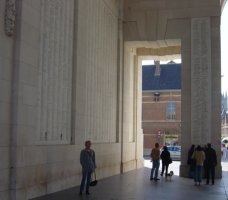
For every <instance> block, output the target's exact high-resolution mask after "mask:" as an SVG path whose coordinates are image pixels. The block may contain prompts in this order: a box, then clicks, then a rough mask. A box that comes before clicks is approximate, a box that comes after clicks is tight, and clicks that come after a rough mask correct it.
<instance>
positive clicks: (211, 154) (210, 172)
mask: <svg viewBox="0 0 228 200" xmlns="http://www.w3.org/2000/svg"><path fill="white" fill-rule="evenodd" d="M205 156H206V160H205V170H206V179H207V181H206V184H207V185H208V184H209V180H210V176H211V181H212V185H214V184H215V166H216V165H217V155H216V151H215V150H214V149H213V148H212V147H211V144H210V143H208V144H207V149H206V150H205Z"/></svg>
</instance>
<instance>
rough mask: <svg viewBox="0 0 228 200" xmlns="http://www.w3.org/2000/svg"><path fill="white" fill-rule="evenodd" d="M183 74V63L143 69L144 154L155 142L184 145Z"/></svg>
mask: <svg viewBox="0 0 228 200" xmlns="http://www.w3.org/2000/svg"><path fill="white" fill-rule="evenodd" d="M158 68H159V69H158ZM158 71H159V72H158ZM180 74H181V65H180V64H166V65H161V66H159V67H158V66H155V65H150V66H143V92H142V128H143V133H144V155H148V154H149V153H150V151H151V148H152V147H153V146H154V144H155V143H156V142H158V143H159V144H160V146H163V145H165V144H166V145H180V144H181V132H180V131H181V127H180V126H181V77H180Z"/></svg>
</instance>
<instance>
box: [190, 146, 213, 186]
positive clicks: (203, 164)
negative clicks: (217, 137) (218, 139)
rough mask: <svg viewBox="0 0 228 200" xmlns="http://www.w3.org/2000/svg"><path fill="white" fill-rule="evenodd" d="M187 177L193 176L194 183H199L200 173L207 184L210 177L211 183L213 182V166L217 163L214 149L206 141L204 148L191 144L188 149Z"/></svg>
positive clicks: (200, 180)
mask: <svg viewBox="0 0 228 200" xmlns="http://www.w3.org/2000/svg"><path fill="white" fill-rule="evenodd" d="M187 163H188V164H189V166H190V167H189V169H190V171H189V177H191V178H194V181H195V185H200V184H201V182H202V174H203V172H204V177H205V178H206V184H209V182H210V179H211V183H212V185H214V183H215V167H216V165H217V155H216V151H215V150H214V149H213V148H212V147H211V144H210V143H208V144H207V145H206V146H205V147H204V148H202V147H201V146H200V145H198V146H197V147H196V148H195V145H192V146H191V148H190V149H189V151H188V160H187Z"/></svg>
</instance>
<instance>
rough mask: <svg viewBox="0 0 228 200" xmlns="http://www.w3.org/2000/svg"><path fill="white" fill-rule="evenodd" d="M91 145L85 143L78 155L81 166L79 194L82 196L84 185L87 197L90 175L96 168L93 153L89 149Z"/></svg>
mask: <svg viewBox="0 0 228 200" xmlns="http://www.w3.org/2000/svg"><path fill="white" fill-rule="evenodd" d="M91 145H92V143H91V141H90V140H87V141H85V148H84V149H83V150H81V154H80V163H81V166H82V180H81V186H80V192H79V194H80V195H82V192H83V190H84V187H85V183H86V194H87V195H89V194H90V193H89V186H90V181H91V175H92V173H93V172H94V170H95V168H96V161H95V152H94V150H92V149H91V148H90V147H91Z"/></svg>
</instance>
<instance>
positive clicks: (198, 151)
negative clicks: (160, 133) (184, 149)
mask: <svg viewBox="0 0 228 200" xmlns="http://www.w3.org/2000/svg"><path fill="white" fill-rule="evenodd" d="M150 156H151V161H152V163H153V165H152V169H151V174H150V180H154V181H158V180H160V179H159V178H158V172H159V166H160V159H161V160H162V171H161V176H163V174H164V171H165V176H166V177H167V175H168V168H169V164H170V163H172V159H171V157H170V152H169V151H168V148H167V146H164V147H163V151H162V152H161V153H160V148H159V144H158V143H155V147H154V148H153V149H152V151H151V155H150ZM187 163H188V164H189V165H190V167H189V169H190V172H189V177H191V178H194V181H195V185H200V184H201V182H202V174H203V172H204V176H205V178H206V184H209V182H210V179H211V183H212V185H214V183H215V167H216V165H217V155H216V151H215V150H214V149H213V148H212V147H211V144H210V143H208V144H207V145H206V146H205V147H204V148H202V147H201V146H200V145H198V146H197V147H196V148H195V145H192V146H191V148H190V150H189V152H188V161H187Z"/></svg>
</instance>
